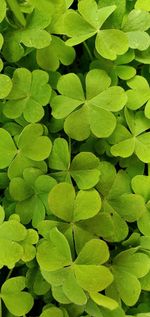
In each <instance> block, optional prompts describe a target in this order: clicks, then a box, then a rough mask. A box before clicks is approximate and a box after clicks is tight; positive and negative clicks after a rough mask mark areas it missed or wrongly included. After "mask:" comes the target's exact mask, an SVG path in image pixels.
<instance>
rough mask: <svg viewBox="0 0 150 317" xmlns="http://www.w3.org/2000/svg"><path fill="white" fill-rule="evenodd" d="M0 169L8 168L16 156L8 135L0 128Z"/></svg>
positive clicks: (15, 150) (13, 145)
mask: <svg viewBox="0 0 150 317" xmlns="http://www.w3.org/2000/svg"><path fill="white" fill-rule="evenodd" d="M0 150H1V156H0V168H5V167H7V166H9V164H10V163H11V161H12V160H13V158H14V156H15V155H16V154H17V148H16V147H15V144H14V142H13V140H12V138H11V136H10V134H9V133H8V132H7V131H6V130H4V129H2V128H0Z"/></svg>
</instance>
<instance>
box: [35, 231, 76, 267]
mask: <svg viewBox="0 0 150 317" xmlns="http://www.w3.org/2000/svg"><path fill="white" fill-rule="evenodd" d="M49 235H50V240H43V241H41V242H40V244H39V246H38V249H37V255H36V257H37V261H38V263H39V265H40V268H41V269H42V270H45V271H50V272H53V271H57V270H59V269H62V268H63V267H65V266H69V265H71V263H72V257H71V252H70V247H69V244H68V241H67V239H66V238H65V236H64V235H63V234H62V233H61V232H60V231H58V229H57V228H53V229H52V230H51V231H50V234H49ZM50 250H51V251H50ZM49 251H50V252H49Z"/></svg>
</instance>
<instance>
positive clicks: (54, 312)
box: [40, 307, 64, 317]
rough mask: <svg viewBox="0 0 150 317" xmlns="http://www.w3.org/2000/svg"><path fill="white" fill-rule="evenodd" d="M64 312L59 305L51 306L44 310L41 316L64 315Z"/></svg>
mask: <svg viewBox="0 0 150 317" xmlns="http://www.w3.org/2000/svg"><path fill="white" fill-rule="evenodd" d="M63 316H64V314H63V312H62V310H61V309H59V308H57V307H49V308H47V309H45V310H43V312H42V314H41V315H40V317H63Z"/></svg>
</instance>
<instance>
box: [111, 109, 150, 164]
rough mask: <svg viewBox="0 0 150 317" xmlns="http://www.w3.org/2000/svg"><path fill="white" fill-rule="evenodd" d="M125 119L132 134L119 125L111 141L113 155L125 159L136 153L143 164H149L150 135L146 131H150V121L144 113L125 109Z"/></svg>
mask: <svg viewBox="0 0 150 317" xmlns="http://www.w3.org/2000/svg"><path fill="white" fill-rule="evenodd" d="M125 117H126V121H127V124H128V126H129V129H130V131H131V133H130V132H129V130H128V129H127V128H126V127H124V126H123V125H121V124H118V126H117V127H116V130H115V131H114V133H113V134H112V135H111V138H110V139H109V140H110V143H111V145H112V147H111V153H112V155H114V156H120V157H123V158H126V157H129V156H131V155H132V154H133V153H135V154H136V155H137V157H138V158H139V159H140V160H141V161H142V162H144V163H148V162H149V160H150V150H149V138H150V134H149V132H145V131H146V130H148V129H149V127H150V121H149V119H148V118H146V117H145V115H144V113H143V112H142V111H138V112H136V113H135V112H133V111H131V110H128V109H125ZM120 132H121V133H120ZM143 132H145V133H143Z"/></svg>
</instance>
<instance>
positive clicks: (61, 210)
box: [49, 183, 101, 222]
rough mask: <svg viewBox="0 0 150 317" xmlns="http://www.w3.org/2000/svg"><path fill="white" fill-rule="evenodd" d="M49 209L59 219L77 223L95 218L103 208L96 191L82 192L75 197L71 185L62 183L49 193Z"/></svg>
mask: <svg viewBox="0 0 150 317" xmlns="http://www.w3.org/2000/svg"><path fill="white" fill-rule="evenodd" d="M49 207H50V210H51V212H52V213H53V214H54V215H55V216H57V217H58V218H60V219H62V220H65V221H67V222H68V221H69V222H72V221H73V222H76V221H80V220H83V219H88V218H91V217H93V216H95V215H96V214H97V213H98V212H99V210H100V208H101V199H100V196H99V194H98V192H97V191H96V190H95V189H91V190H88V191H83V190H80V191H79V192H78V193H77V196H76V197H75V190H74V187H73V186H72V185H71V184H68V183H60V184H58V185H56V186H55V187H54V188H53V189H52V190H51V191H50V193H49Z"/></svg>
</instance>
